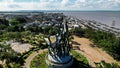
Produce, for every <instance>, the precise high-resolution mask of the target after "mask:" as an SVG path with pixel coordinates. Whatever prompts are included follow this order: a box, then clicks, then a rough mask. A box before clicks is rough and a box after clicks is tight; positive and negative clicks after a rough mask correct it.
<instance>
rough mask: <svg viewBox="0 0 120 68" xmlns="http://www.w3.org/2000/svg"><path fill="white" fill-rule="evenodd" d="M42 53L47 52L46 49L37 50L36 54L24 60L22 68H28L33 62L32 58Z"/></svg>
mask: <svg viewBox="0 0 120 68" xmlns="http://www.w3.org/2000/svg"><path fill="white" fill-rule="evenodd" d="M44 51H47V49H43V50H39V51H38V52H33V53H32V54H31V55H30V56H29V57H28V58H27V59H26V60H25V63H24V66H23V68H30V63H31V61H32V60H33V58H34V57H35V56H37V55H38V54H40V53H42V52H44Z"/></svg>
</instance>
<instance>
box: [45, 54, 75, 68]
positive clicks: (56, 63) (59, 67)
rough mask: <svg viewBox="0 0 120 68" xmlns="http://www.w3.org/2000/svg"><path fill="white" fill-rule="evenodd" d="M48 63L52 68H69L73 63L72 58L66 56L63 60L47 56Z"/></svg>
mask: <svg viewBox="0 0 120 68" xmlns="http://www.w3.org/2000/svg"><path fill="white" fill-rule="evenodd" d="M46 63H47V64H48V66H49V67H50V68H69V67H70V66H71V65H72V63H73V58H72V56H66V57H63V58H59V57H57V59H56V58H53V57H52V56H51V55H47V57H46Z"/></svg>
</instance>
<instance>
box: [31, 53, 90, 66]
mask: <svg viewBox="0 0 120 68" xmlns="http://www.w3.org/2000/svg"><path fill="white" fill-rule="evenodd" d="M71 54H72V56H73V59H74V61H73V65H72V66H71V67H70V68H80V67H83V68H88V67H89V63H88V60H87V59H86V58H85V57H84V56H83V55H81V54H80V53H77V52H76V51H71ZM46 55H47V52H43V53H41V54H39V55H37V56H36V57H35V58H34V59H33V60H32V62H31V65H30V68H48V65H47V64H46V62H45V57H46Z"/></svg>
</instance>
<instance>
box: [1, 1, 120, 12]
mask: <svg viewBox="0 0 120 68" xmlns="http://www.w3.org/2000/svg"><path fill="white" fill-rule="evenodd" d="M119 7H120V0H0V11H16V10H56V9H57V10H120V8H119Z"/></svg>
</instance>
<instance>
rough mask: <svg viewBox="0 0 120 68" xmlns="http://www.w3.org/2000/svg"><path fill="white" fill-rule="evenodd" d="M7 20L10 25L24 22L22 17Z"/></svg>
mask: <svg viewBox="0 0 120 68" xmlns="http://www.w3.org/2000/svg"><path fill="white" fill-rule="evenodd" d="M9 22H10V24H11V25H17V24H22V23H25V22H26V20H25V19H24V18H23V17H15V18H13V19H11V20H10V21H9Z"/></svg>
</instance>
